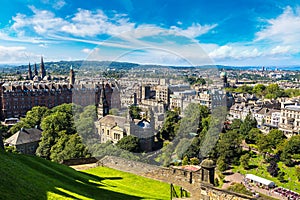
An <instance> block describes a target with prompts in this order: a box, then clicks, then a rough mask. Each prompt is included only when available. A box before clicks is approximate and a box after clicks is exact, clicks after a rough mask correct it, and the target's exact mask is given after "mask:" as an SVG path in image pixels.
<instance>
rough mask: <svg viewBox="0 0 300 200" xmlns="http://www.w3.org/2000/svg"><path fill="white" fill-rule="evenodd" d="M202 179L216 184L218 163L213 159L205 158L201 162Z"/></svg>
mask: <svg viewBox="0 0 300 200" xmlns="http://www.w3.org/2000/svg"><path fill="white" fill-rule="evenodd" d="M200 166H201V181H203V182H206V183H210V184H212V185H214V181H215V168H216V165H215V163H214V161H213V160H211V159H208V158H207V159H204V160H203V161H202V162H201V164H200Z"/></svg>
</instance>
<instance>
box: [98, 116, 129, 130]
mask: <svg viewBox="0 0 300 200" xmlns="http://www.w3.org/2000/svg"><path fill="white" fill-rule="evenodd" d="M99 122H100V124H105V125H107V126H112V127H113V126H115V125H118V126H119V127H121V128H124V124H125V123H126V118H125V117H120V116H115V115H106V116H105V117H102V118H101V119H100V120H99Z"/></svg>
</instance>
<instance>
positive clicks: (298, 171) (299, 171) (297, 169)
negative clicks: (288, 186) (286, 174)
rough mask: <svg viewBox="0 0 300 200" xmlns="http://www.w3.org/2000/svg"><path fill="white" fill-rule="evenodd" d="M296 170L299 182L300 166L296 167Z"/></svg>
mask: <svg viewBox="0 0 300 200" xmlns="http://www.w3.org/2000/svg"><path fill="white" fill-rule="evenodd" d="M295 170H296V177H297V180H298V181H300V167H299V166H296V167H295Z"/></svg>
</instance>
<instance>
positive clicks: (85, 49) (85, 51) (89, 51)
mask: <svg viewBox="0 0 300 200" xmlns="http://www.w3.org/2000/svg"><path fill="white" fill-rule="evenodd" d="M81 51H82V52H83V53H86V54H89V53H91V52H92V51H93V49H88V48H84V49H82V50H81Z"/></svg>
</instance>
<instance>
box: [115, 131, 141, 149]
mask: <svg viewBox="0 0 300 200" xmlns="http://www.w3.org/2000/svg"><path fill="white" fill-rule="evenodd" d="M117 147H119V148H121V149H123V150H127V151H130V152H135V153H137V152H140V145H139V139H138V138H137V137H135V136H132V135H128V136H126V137H123V138H122V139H121V140H119V141H118V142H117Z"/></svg>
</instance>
